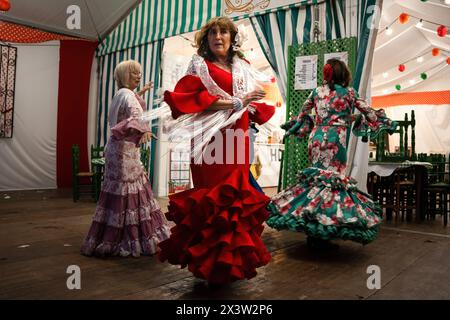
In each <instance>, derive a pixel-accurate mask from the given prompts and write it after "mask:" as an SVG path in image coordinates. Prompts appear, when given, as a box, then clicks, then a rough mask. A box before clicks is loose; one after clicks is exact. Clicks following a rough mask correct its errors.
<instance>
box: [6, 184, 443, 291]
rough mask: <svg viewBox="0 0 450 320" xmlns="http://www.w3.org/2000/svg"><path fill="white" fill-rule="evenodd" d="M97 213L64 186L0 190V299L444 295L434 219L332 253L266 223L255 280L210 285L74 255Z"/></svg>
mask: <svg viewBox="0 0 450 320" xmlns="http://www.w3.org/2000/svg"><path fill="white" fill-rule="evenodd" d="M267 192H268V193H269V195H270V194H271V193H272V194H273V192H274V190H267ZM160 203H161V205H162V206H163V207H164V208H165V207H166V205H167V199H160ZM94 210H95V204H94V203H93V202H90V201H89V200H84V201H81V202H78V203H74V202H72V199H71V195H70V190H58V191H56V190H50V191H23V192H8V193H5V192H2V193H0V274H1V279H0V299H450V228H448V227H447V228H444V227H443V226H442V222H441V221H440V218H439V220H436V221H426V222H424V223H422V224H416V223H409V224H408V223H402V224H399V225H397V226H395V225H393V224H389V223H385V224H384V225H383V228H382V230H381V232H380V235H379V238H378V239H377V240H376V241H374V242H373V243H372V244H369V245H367V246H362V245H358V244H356V243H352V242H349V241H345V242H344V241H339V242H338V243H339V244H340V246H341V247H340V249H339V250H338V251H336V252H333V253H317V252H311V251H309V250H308V249H307V247H306V245H305V236H304V235H303V234H298V233H294V232H289V231H283V232H278V231H274V230H272V229H270V228H269V227H266V229H265V231H264V233H263V240H264V243H265V244H266V246H267V248H268V250H269V251H270V253H271V254H272V261H271V262H270V263H269V264H268V265H267V266H265V267H263V268H260V269H258V276H257V277H255V278H254V279H252V280H249V281H240V282H237V283H234V284H232V285H230V286H228V287H225V288H221V289H214V290H212V289H210V288H209V287H208V286H207V285H206V284H205V282H204V281H202V280H199V279H196V278H194V277H192V275H191V274H190V273H189V272H188V271H187V270H185V269H179V268H178V267H176V266H172V265H169V264H168V263H160V262H158V261H157V260H156V258H155V257H141V258H138V259H136V258H109V259H98V258H88V257H84V256H82V255H80V254H79V246H80V244H81V242H82V240H83V237H84V236H85V234H86V232H87V230H88V228H89V225H90V221H91V218H92V214H93V212H94ZM69 265H78V266H79V267H80V268H81V290H69V289H67V286H66V280H67V277H68V276H69V275H68V274H67V273H66V269H67V267H68V266H69ZM370 265H377V266H379V267H380V270H381V289H379V290H370V289H368V288H367V285H366V283H367V278H368V277H369V274H367V268H368V266H370Z"/></svg>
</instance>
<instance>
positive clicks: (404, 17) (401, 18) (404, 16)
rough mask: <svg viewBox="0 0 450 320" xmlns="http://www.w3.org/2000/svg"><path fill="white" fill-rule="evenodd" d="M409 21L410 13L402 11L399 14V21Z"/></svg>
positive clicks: (402, 22)
mask: <svg viewBox="0 0 450 320" xmlns="http://www.w3.org/2000/svg"><path fill="white" fill-rule="evenodd" d="M408 21H409V14H407V13H402V14H401V15H399V16H398V22H400V23H401V24H405V23H408Z"/></svg>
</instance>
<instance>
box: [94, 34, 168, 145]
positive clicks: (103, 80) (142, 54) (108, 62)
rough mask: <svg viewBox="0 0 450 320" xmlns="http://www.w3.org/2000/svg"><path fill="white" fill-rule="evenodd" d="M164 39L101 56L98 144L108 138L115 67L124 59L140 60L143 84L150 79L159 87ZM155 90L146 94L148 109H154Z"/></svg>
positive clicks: (114, 84)
mask: <svg viewBox="0 0 450 320" xmlns="http://www.w3.org/2000/svg"><path fill="white" fill-rule="evenodd" d="M162 46H163V40H160V41H156V42H153V43H152V44H146V45H142V46H139V47H134V48H130V49H127V50H121V51H117V52H115V53H111V54H108V55H104V56H101V57H99V70H100V74H99V89H98V90H99V91H98V96H99V103H98V112H97V117H98V122H97V145H105V143H106V141H107V139H108V107H109V104H110V102H111V99H112V97H113V96H114V94H115V92H116V91H117V87H116V83H115V81H114V68H115V66H116V65H117V64H118V63H119V62H121V61H124V60H128V59H133V60H136V61H138V62H139V63H140V64H141V66H142V69H143V74H142V84H145V83H147V82H149V81H153V83H155V87H156V88H157V87H158V84H159V82H160V76H161V75H160V70H161V67H160V63H161V54H162ZM154 90H155V89H152V90H151V91H150V92H147V93H146V94H145V97H143V98H144V100H145V101H146V103H147V110H149V109H152V107H153V99H154Z"/></svg>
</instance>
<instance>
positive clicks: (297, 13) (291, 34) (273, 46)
mask: <svg viewBox="0 0 450 320" xmlns="http://www.w3.org/2000/svg"><path fill="white" fill-rule="evenodd" d="M312 5H317V6H318V8H319V17H318V18H319V19H318V21H319V28H320V30H321V31H322V34H321V37H320V38H319V40H331V39H337V38H344V37H347V36H352V35H356V34H351V32H349V31H350V30H351V28H349V29H348V30H347V28H346V23H345V22H346V15H345V13H346V7H345V0H326V1H312V2H308V4H307V5H305V6H304V5H302V6H298V5H297V6H294V7H289V8H287V9H285V10H282V8H279V10H277V11H276V12H270V13H268V14H265V15H257V16H254V17H250V20H251V22H252V25H253V29H254V30H255V33H256V34H257V36H258V40H259V42H260V45H261V48H262V49H263V52H264V53H265V55H266V58H267V60H268V61H269V63H270V64H271V66H272V68H273V70H274V72H275V74H276V75H277V80H278V86H279V88H280V91H281V94H282V96H283V98H286V88H287V87H286V81H287V57H288V47H289V46H291V45H296V44H299V43H309V42H312V41H313V40H314V12H313V7H314V6H312ZM347 21H348V20H347Z"/></svg>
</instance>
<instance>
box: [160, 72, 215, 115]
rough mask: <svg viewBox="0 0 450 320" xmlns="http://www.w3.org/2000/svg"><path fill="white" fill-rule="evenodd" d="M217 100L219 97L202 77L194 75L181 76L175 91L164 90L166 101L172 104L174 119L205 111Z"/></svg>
mask: <svg viewBox="0 0 450 320" xmlns="http://www.w3.org/2000/svg"><path fill="white" fill-rule="evenodd" d="M217 100H219V97H217V96H213V95H210V94H209V92H208V90H207V89H206V87H205V86H204V85H203V83H202V81H201V80H200V78H199V77H197V76H193V75H187V76H184V77H183V78H181V79H180V81H178V83H177V85H176V86H175V89H174V91H173V92H171V91H165V92H164V101H165V102H166V103H167V104H168V105H169V106H170V109H171V111H172V117H173V118H174V119H176V118H178V117H179V116H181V115H183V114H187V113H197V112H201V111H204V110H206V109H208V108H209V107H210V106H211V105H212V104H213V103H214V102H216V101H217Z"/></svg>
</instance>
